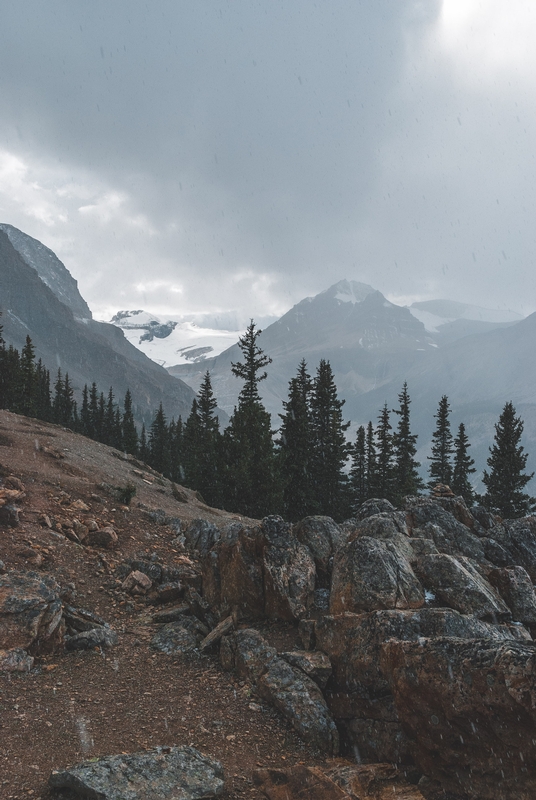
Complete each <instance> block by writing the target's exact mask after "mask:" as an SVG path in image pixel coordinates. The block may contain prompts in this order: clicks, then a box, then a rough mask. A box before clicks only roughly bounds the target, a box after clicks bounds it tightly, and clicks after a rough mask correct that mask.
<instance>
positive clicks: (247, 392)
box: [231, 320, 272, 403]
mask: <svg viewBox="0 0 536 800" xmlns="http://www.w3.org/2000/svg"><path fill="white" fill-rule="evenodd" d="M261 333H262V331H261V330H256V325H255V323H254V322H253V320H251V322H250V324H249V325H248V327H247V329H246V332H245V333H244V335H243V336H241V337H240V339H239V340H238V346H239V348H240V350H241V351H242V355H243V356H244V361H243V362H241V361H237V362H236V363H231V370H232V373H233V375H234V376H235V377H237V378H242V380H243V381H244V386H243V387H242V390H241V392H240V396H239V402H240V403H244V402H245V403H248V402H250V403H251V402H256V401H258V400H260V397H259V391H258V385H259V383H260V382H261V381H263V380H265V378H267V377H268V373H267V372H263V373H261V374H259V372H260V370H262V369H263V368H264V367H266V366H267V365H268V364H271V363H272V359H271V358H270V356H267V355H266V354H265V353H264V352H263V351H262V350H261V348H260V347H259V346H258V344H257V339H258V338H259V336H260V335H261Z"/></svg>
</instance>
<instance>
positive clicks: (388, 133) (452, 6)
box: [0, 0, 536, 317]
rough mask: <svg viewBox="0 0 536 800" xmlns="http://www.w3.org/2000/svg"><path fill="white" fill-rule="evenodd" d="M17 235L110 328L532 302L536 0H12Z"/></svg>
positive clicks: (9, 65) (9, 27) (5, 14)
mask: <svg viewBox="0 0 536 800" xmlns="http://www.w3.org/2000/svg"><path fill="white" fill-rule="evenodd" d="M1 7H2V24H1V26H0V221H2V222H8V223H11V224H12V225H15V226H16V227H18V228H21V229H22V230H24V231H25V232H27V233H29V234H30V235H32V236H35V237H36V238H38V239H40V240H41V241H42V242H44V243H45V244H46V245H48V246H49V247H51V248H52V249H53V250H54V251H55V252H56V253H57V254H58V255H59V257H60V258H61V259H62V260H63V261H64V263H65V264H66V266H67V267H68V269H69V270H70V271H71V273H72V274H73V275H74V277H75V278H76V279H77V280H78V282H79V286H80V289H81V291H82V294H83V295H84V297H85V298H86V300H87V301H88V303H89V305H90V306H91V308H92V309H93V311H94V312H95V313H96V314H97V315H98V316H101V317H102V316H105V315H106V314H108V313H111V312H112V311H115V310H117V309H125V308H145V309H147V310H149V311H153V312H156V313H176V314H178V313H187V312H192V311H196V312H197V311H221V310H228V309H238V310H239V311H240V312H241V313H242V314H243V315H245V316H253V317H256V316H262V315H265V314H270V313H273V314H280V313H283V312H284V311H286V310H287V309H288V308H289V307H290V306H291V305H292V304H293V303H295V302H297V301H299V300H300V299H302V298H303V297H305V296H307V295H311V294H316V293H317V292H319V291H321V290H323V289H325V288H327V287H328V286H329V285H331V284H332V283H334V282H335V281H337V280H339V279H341V278H351V279H355V280H362V281H364V282H366V283H370V284H372V285H373V286H375V287H376V288H378V289H380V291H382V292H383V293H384V294H386V295H387V296H388V297H389V298H390V299H391V300H393V301H395V302H411V301H412V300H415V299H429V298H434V297H447V298H451V299H454V300H465V301H467V302H471V303H477V304H480V305H486V306H488V307H492V308H511V309H514V310H516V311H519V312H521V313H525V314H528V313H530V312H532V311H535V310H536V269H535V238H536V162H535V144H536V137H535V133H536V119H535V115H536V102H535V101H536V80H535V79H536V47H535V46H534V42H535V41H536V3H534V0H509V2H508V3H505V2H504V0H443V2H441V0H420V1H419V0H373V2H371V0H361V1H360V0H329V1H328V0H326V1H324V0H322V1H321V2H313V0H303V1H302V0H283V1H282V2H276V0H262V1H261V2H256V0H230V1H229V2H222V1H221V0H218V1H217V2H216V0H157V2H141V0H113V2H109V0H91V2H87V0H47V1H46V2H43V0H18V2H11V0H4V2H3V3H2V4H1Z"/></svg>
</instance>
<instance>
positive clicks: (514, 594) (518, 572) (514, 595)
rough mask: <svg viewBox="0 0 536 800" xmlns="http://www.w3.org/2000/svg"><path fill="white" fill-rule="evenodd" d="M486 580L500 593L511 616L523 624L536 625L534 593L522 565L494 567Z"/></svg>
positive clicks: (535, 595) (535, 598)
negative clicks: (502, 567)
mask: <svg viewBox="0 0 536 800" xmlns="http://www.w3.org/2000/svg"><path fill="white" fill-rule="evenodd" d="M488 580H489V582H490V583H491V585H492V586H494V587H495V588H496V589H497V591H498V592H499V593H500V595H501V597H502V598H503V600H504V601H505V603H506V605H507V606H508V608H509V609H510V611H511V612H512V616H513V618H514V619H515V620H516V621H517V622H522V623H523V624H524V625H536V594H535V593H534V586H533V585H532V581H531V579H530V577H529V574H528V572H527V571H526V570H525V569H523V567H507V568H504V569H494V570H491V572H490V573H489V575H488Z"/></svg>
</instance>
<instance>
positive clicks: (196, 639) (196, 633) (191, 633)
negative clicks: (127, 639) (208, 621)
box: [151, 616, 209, 655]
mask: <svg viewBox="0 0 536 800" xmlns="http://www.w3.org/2000/svg"><path fill="white" fill-rule="evenodd" d="M208 633H209V630H208V628H207V627H206V626H205V625H203V623H202V622H200V621H199V620H198V619H196V617H188V616H184V617H181V619H179V620H177V621H176V622H168V623H167V624H165V625H162V626H161V627H160V629H159V630H158V631H156V633H155V635H154V636H153V638H152V640H151V644H152V646H153V647H154V648H155V650H160V651H161V652H162V653H167V654H168V655H176V654H178V653H190V652H191V651H192V650H196V649H197V648H198V647H199V644H200V643H201V641H202V639H204V638H205V636H207V634H208Z"/></svg>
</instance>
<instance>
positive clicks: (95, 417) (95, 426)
mask: <svg viewBox="0 0 536 800" xmlns="http://www.w3.org/2000/svg"><path fill="white" fill-rule="evenodd" d="M99 424H100V421H99V393H98V389H97V384H96V383H95V381H93V383H92V384H91V389H90V390H89V417H88V434H87V435H88V436H90V437H91V439H97V440H98V439H99V438H100V430H99Z"/></svg>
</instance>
